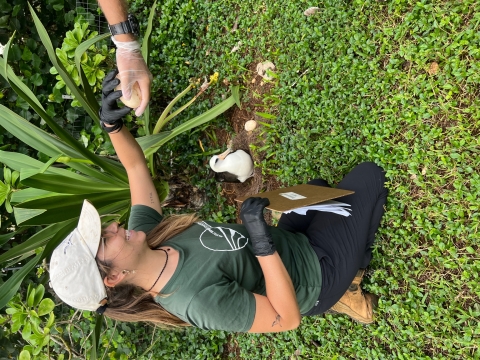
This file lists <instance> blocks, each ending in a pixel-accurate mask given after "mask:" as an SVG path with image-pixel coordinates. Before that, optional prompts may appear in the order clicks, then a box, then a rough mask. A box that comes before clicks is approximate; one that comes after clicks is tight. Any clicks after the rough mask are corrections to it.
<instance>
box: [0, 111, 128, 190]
mask: <svg viewBox="0 0 480 360" xmlns="http://www.w3.org/2000/svg"><path fill="white" fill-rule="evenodd" d="M45 116H47V115H46V113H45ZM0 125H1V126H3V127H4V128H5V129H6V130H7V131H9V132H10V133H11V134H12V135H14V136H15V137H17V138H18V139H20V140H22V141H23V142H25V143H26V144H28V145H30V146H31V147H33V148H35V149H37V150H38V151H41V152H42V153H44V154H46V155H48V156H51V157H53V156H56V155H58V154H59V153H63V154H65V155H67V156H69V157H72V158H76V159H88V160H90V161H91V162H92V163H94V164H96V165H98V166H99V167H101V168H103V169H104V170H105V171H107V172H109V173H110V174H111V175H113V176H114V177H116V178H117V179H118V180H121V181H124V182H125V183H128V179H127V175H126V172H125V169H123V168H122V167H121V165H119V164H118V163H116V162H114V161H111V160H107V159H103V158H102V157H100V156H98V155H95V154H94V153H92V152H90V151H89V150H88V149H85V148H84V147H83V146H82V145H81V144H80V143H79V142H78V141H76V140H75V139H74V138H73V137H72V136H71V135H70V134H67V133H66V132H65V130H63V129H61V130H59V132H63V133H65V134H66V135H65V139H64V140H68V142H65V141H61V140H58V139H57V138H55V137H54V136H52V135H50V134H48V133H47V132H45V131H43V130H41V129H39V128H37V127H36V126H35V125H33V124H31V123H30V122H28V121H26V120H25V119H23V118H22V117H20V116H18V115H17V114H16V113H14V112H13V111H11V110H9V109H8V108H6V107H5V106H3V105H0ZM55 126H57V127H58V125H57V124H55ZM57 130H58V129H57ZM57 135H58V134H57ZM16 170H20V169H16ZM97 171H98V170H97Z"/></svg>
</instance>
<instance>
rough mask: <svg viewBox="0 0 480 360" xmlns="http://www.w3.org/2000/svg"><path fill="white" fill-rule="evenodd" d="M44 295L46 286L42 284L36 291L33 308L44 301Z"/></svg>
mask: <svg viewBox="0 0 480 360" xmlns="http://www.w3.org/2000/svg"><path fill="white" fill-rule="evenodd" d="M43 295H45V286H43V285H42V284H40V285H38V286H37V288H36V289H35V298H34V300H33V306H34V307H35V306H37V305H38V304H39V303H40V301H41V300H42V299H43Z"/></svg>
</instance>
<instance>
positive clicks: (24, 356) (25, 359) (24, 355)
mask: <svg viewBox="0 0 480 360" xmlns="http://www.w3.org/2000/svg"><path fill="white" fill-rule="evenodd" d="M30 359H31V358H30V353H29V352H28V351H27V350H22V352H21V353H20V356H19V357H18V360H30Z"/></svg>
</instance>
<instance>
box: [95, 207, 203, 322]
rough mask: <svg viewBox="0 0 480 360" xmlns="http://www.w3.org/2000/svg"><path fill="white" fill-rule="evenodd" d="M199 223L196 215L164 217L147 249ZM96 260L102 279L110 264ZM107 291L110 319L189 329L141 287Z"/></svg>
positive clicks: (129, 286)
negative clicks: (196, 222)
mask: <svg viewBox="0 0 480 360" xmlns="http://www.w3.org/2000/svg"><path fill="white" fill-rule="evenodd" d="M197 220H198V218H197V216H196V215H194V214H190V215H174V216H170V217H167V218H165V219H164V220H163V221H162V222H160V224H158V225H157V226H156V227H155V228H154V229H153V230H152V231H151V232H150V233H149V234H148V235H147V243H148V246H149V247H150V248H151V249H156V248H158V247H159V246H160V245H161V244H162V243H164V242H165V241H167V240H169V239H171V238H172V237H174V236H176V235H178V234H180V233H181V232H182V231H184V230H186V229H187V228H189V227H190V226H192V224H193V223H194V222H195V221H197ZM96 260H97V264H98V268H99V270H100V275H101V276H102V279H103V278H105V277H106V276H107V275H108V273H109V272H110V269H111V267H110V264H108V263H105V262H103V261H101V260H99V259H96ZM106 289H107V297H108V306H107V308H106V309H105V313H104V314H105V315H106V316H108V317H109V318H112V319H114V320H120V321H130V322H132V321H135V322H136V321H147V322H151V323H154V324H155V325H159V326H162V327H167V328H169V327H170V328H171V327H179V326H190V324H188V323H186V322H184V321H183V320H180V319H179V318H178V317H176V316H174V315H172V314H170V313H169V312H168V311H166V310H165V309H164V308H163V307H162V306H161V305H159V304H157V303H156V302H155V300H154V298H153V296H152V295H151V294H150V293H149V292H147V291H145V290H144V289H142V288H141V287H139V286H135V285H132V284H120V285H118V286H115V287H106Z"/></svg>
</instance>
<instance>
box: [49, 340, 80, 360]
mask: <svg viewBox="0 0 480 360" xmlns="http://www.w3.org/2000/svg"><path fill="white" fill-rule="evenodd" d="M56 338H58V339H59V340H60V341H59V340H55V339H56ZM50 339H51V340H52V341H53V342H54V343H55V344H57V345H60V346H62V345H63V346H64V347H65V349H66V350H67V351H68V360H70V359H71V358H72V349H70V347H69V346H68V345H67V343H66V342H65V340H63V339H62V338H61V337H60V336H56V335H52V334H50ZM75 355H77V354H75Z"/></svg>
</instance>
